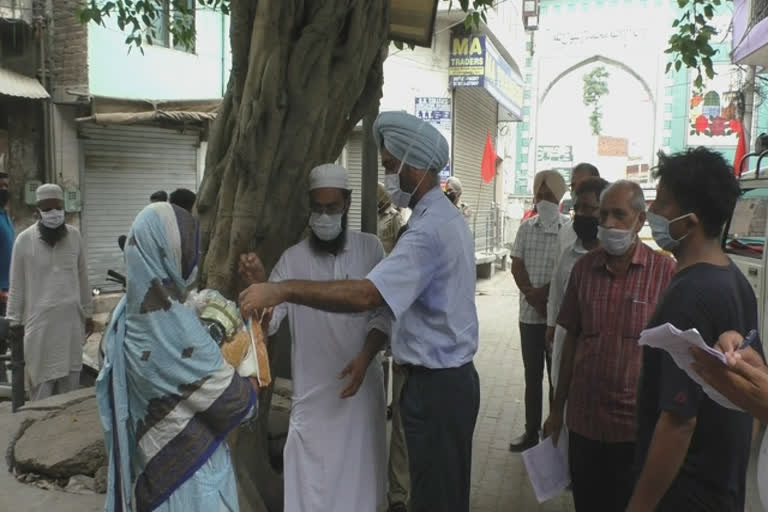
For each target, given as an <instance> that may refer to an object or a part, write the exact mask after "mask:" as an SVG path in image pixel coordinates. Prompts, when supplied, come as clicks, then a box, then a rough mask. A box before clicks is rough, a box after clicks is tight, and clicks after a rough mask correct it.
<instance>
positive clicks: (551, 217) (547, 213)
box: [536, 201, 560, 224]
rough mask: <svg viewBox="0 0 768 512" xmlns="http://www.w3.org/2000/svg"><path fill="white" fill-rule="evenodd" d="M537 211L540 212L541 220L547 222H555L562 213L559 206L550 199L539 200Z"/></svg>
mask: <svg viewBox="0 0 768 512" xmlns="http://www.w3.org/2000/svg"><path fill="white" fill-rule="evenodd" d="M536 211H537V212H538V213H539V216H540V217H541V220H543V221H544V222H545V223H547V224H551V223H553V222H555V221H556V220H557V216H558V215H559V214H560V211H559V208H558V206H557V205H556V204H555V203H553V202H550V201H539V202H538V203H537V204H536Z"/></svg>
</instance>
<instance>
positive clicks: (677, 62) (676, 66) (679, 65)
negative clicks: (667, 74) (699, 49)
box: [675, 60, 683, 71]
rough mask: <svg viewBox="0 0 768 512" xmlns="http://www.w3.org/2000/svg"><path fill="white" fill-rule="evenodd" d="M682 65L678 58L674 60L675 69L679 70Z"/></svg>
mask: <svg viewBox="0 0 768 512" xmlns="http://www.w3.org/2000/svg"><path fill="white" fill-rule="evenodd" d="M681 67H683V63H682V62H681V61H679V60H676V61H675V71H680V68H681Z"/></svg>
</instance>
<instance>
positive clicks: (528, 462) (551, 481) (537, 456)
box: [523, 429, 571, 503]
mask: <svg viewBox="0 0 768 512" xmlns="http://www.w3.org/2000/svg"><path fill="white" fill-rule="evenodd" d="M567 435H568V434H567V432H566V431H565V429H563V432H562V434H561V435H560V440H559V442H558V444H557V446H555V444H554V443H553V442H552V438H551V437H548V438H546V439H544V440H543V441H542V442H540V443H539V444H537V445H536V446H534V447H533V448H530V449H528V450H526V451H524V452H523V462H524V463H525V469H526V471H528V478H529V479H530V480H531V485H532V486H533V491H534V492H535V493H536V499H537V500H539V503H544V502H545V501H549V500H551V499H552V498H555V497H557V496H558V495H559V494H560V493H561V492H563V491H564V490H565V489H566V487H568V485H570V483H571V473H570V471H569V470H568V437H567Z"/></svg>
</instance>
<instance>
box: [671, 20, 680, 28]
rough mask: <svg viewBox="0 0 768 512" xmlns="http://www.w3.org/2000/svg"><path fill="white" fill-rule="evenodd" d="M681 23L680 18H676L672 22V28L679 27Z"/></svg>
mask: <svg viewBox="0 0 768 512" xmlns="http://www.w3.org/2000/svg"><path fill="white" fill-rule="evenodd" d="M679 24H680V20H675V21H673V22H672V28H677V26H678V25H679Z"/></svg>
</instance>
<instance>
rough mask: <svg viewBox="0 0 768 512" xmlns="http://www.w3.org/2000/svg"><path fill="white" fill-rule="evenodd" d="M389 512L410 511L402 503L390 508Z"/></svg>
mask: <svg viewBox="0 0 768 512" xmlns="http://www.w3.org/2000/svg"><path fill="white" fill-rule="evenodd" d="M389 512H408V509H407V508H405V505H403V504H402V503H395V504H393V505H390V506H389Z"/></svg>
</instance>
